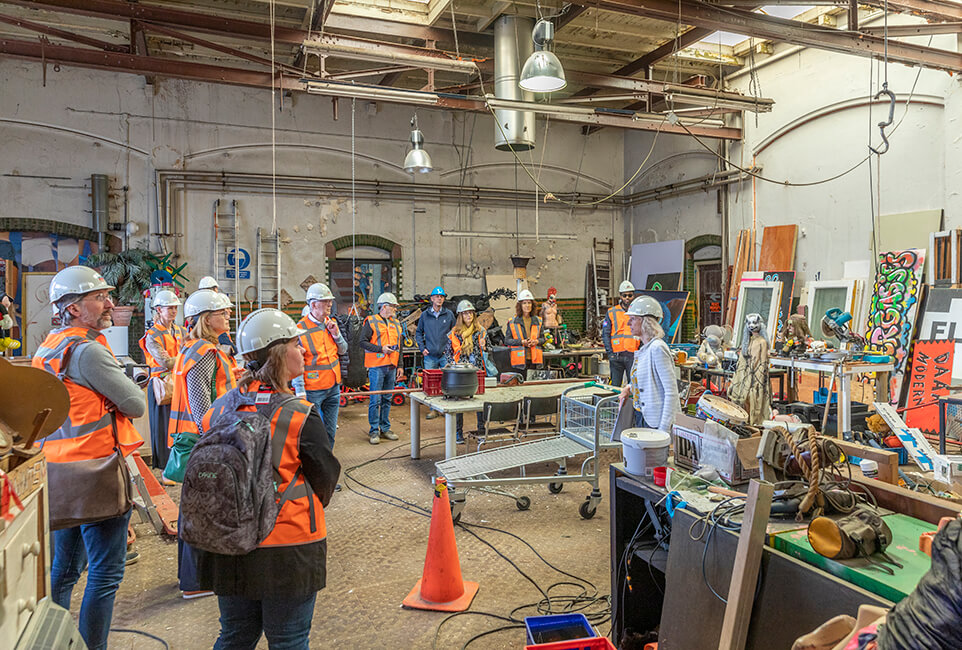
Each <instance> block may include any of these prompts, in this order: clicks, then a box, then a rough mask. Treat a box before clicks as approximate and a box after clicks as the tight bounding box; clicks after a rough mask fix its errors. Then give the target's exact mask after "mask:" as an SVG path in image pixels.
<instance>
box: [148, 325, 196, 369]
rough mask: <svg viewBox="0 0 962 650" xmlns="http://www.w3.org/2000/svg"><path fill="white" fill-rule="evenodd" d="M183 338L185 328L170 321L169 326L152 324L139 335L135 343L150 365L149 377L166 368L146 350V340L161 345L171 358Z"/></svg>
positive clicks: (185, 333) (178, 349)
mask: <svg viewBox="0 0 962 650" xmlns="http://www.w3.org/2000/svg"><path fill="white" fill-rule="evenodd" d="M185 338H187V328H185V327H181V326H180V325H178V324H177V323H171V325H170V327H164V326H162V325H158V324H154V325H153V327H151V328H150V329H149V330H147V331H146V332H145V333H144V335H143V336H142V337H140V340H139V341H138V342H137V343H138V344H139V345H140V349H141V350H143V352H144V359H145V360H146V363H147V365H148V366H149V367H150V376H151V377H157V376H158V375H162V374H163V373H165V372H166V371H167V368H166V367H165V366H164V365H162V364H161V363H160V361H158V360H157V359H154V357H153V356H151V354H150V352H149V351H148V350H147V341H148V340H153V341H155V342H156V343H157V345H158V346H159V347H162V348H163V349H164V351H165V352H167V356H168V357H170V358H171V359H173V358H175V357H176V356H177V353H178V352H179V351H180V344H181V343H183V341H184V339H185Z"/></svg>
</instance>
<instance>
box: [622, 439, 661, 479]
mask: <svg viewBox="0 0 962 650" xmlns="http://www.w3.org/2000/svg"><path fill="white" fill-rule="evenodd" d="M670 444H671V436H669V435H668V434H667V433H665V432H664V431H659V430H657V429H628V430H627V431H622V432H621V450H622V455H623V456H624V460H625V470H626V471H627V472H628V473H629V474H634V475H635V476H645V477H651V476H653V475H654V470H655V468H656V467H664V466H665V465H667V464H668V447H669V445H670Z"/></svg>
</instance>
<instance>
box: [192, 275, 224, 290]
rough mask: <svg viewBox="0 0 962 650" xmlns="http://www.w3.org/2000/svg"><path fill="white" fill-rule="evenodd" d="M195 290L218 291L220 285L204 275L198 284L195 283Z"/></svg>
mask: <svg viewBox="0 0 962 650" xmlns="http://www.w3.org/2000/svg"><path fill="white" fill-rule="evenodd" d="M197 288H198V289H220V285H219V284H217V280H215V279H214V278H212V277H210V276H209V275H205V276H204V277H202V278H201V279H200V282H198V283H197Z"/></svg>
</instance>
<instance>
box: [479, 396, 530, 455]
mask: <svg viewBox="0 0 962 650" xmlns="http://www.w3.org/2000/svg"><path fill="white" fill-rule="evenodd" d="M481 415H482V417H483V418H484V420H483V423H484V424H483V428H482V430H481V431H478V432H477V437H478V451H481V445H483V444H484V443H486V442H493V441H495V440H514V441H516V442H517V441H518V440H519V438H518V428H519V427H520V425H521V400H515V401H513V402H485V403H484V404H482V405H481Z"/></svg>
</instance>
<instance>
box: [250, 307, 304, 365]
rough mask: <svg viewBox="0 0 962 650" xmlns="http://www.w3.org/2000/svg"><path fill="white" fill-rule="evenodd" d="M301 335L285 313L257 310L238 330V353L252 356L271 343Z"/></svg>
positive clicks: (271, 309) (268, 309) (264, 309)
mask: <svg viewBox="0 0 962 650" xmlns="http://www.w3.org/2000/svg"><path fill="white" fill-rule="evenodd" d="M301 334H302V332H301V331H300V330H299V329H297V325H295V324H294V320H293V319H292V318H291V317H290V316H288V315H287V314H285V313H284V312H282V311H280V310H278V309H273V308H270V307H265V308H263V309H256V310H254V311H252V312H251V313H250V314H249V315H248V316H247V318H245V319H244V320H243V321H241V324H240V327H238V328H237V351H238V352H239V353H240V354H251V353H252V352H257V351H258V350H263V349H264V348H266V347H267V346H269V345H270V344H271V343H275V342H277V341H289V340H291V339H292V338H295V337H297V336H300V335H301Z"/></svg>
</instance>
